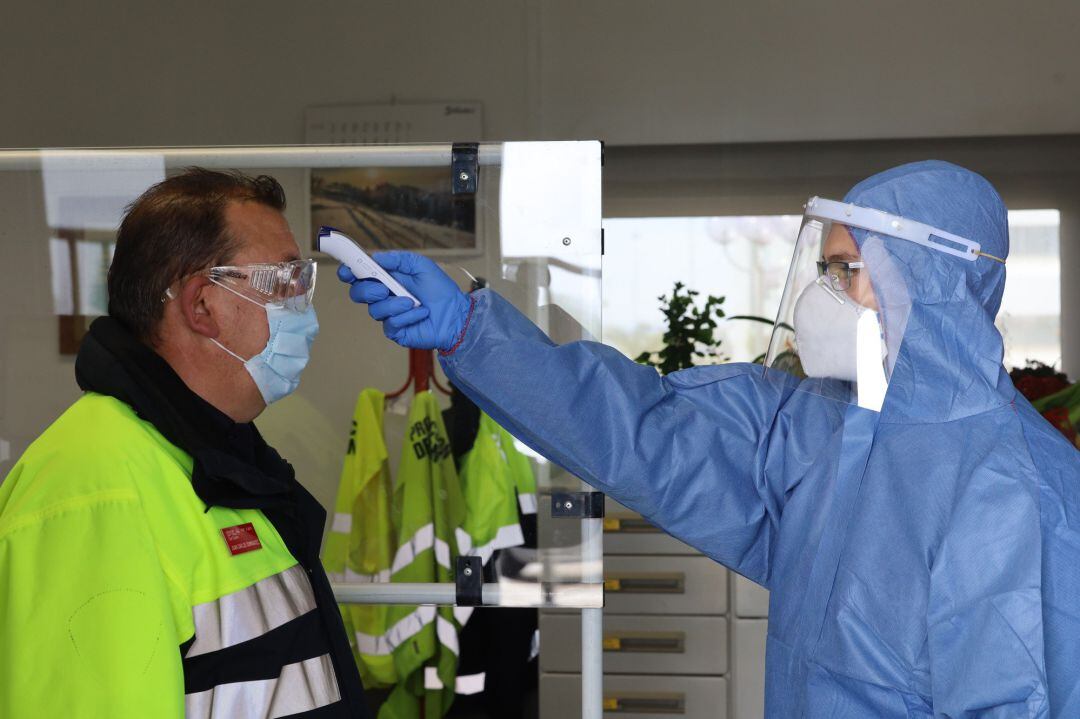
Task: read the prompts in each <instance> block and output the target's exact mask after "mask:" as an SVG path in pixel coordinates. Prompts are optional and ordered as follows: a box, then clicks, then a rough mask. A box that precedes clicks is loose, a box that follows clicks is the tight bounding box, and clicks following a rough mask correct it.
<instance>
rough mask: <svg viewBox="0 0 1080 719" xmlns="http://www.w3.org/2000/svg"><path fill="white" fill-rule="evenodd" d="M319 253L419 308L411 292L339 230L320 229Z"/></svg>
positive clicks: (417, 301)
mask: <svg viewBox="0 0 1080 719" xmlns="http://www.w3.org/2000/svg"><path fill="white" fill-rule="evenodd" d="M318 249H319V252H325V253H326V254H328V255H330V256H331V257H333V258H334V259H336V260H338V261H339V262H341V263H342V264H343V265H345V266H346V267H348V268H349V269H350V270H352V273H353V276H354V277H356V279H358V280H367V279H371V280H378V281H379V282H382V283H383V284H384V285H386V288H387V289H388V290H390V293H391V294H394V295H397V296H398V297H408V298H409V299H410V300H412V301H413V307H419V306H420V300H418V299H416V297H414V296H413V294H412V293H411V292H409V291H408V290H407V289H405V288H404V287H402V286H401V283H400V282H398V281H397V280H395V279H394V278H393V277H391V276H390V273H389V272H387V271H386V270H384V269H383V268H382V267H380V266H379V264H378V263H377V262H376V261H375V260H373V259H371V257H370V256H369V255H368V253H366V252H364V250H363V248H361V247H360V245H358V244H356V240H354V239H352V238H351V237H349V236H348V235H346V234H345V233H344V232H342V231H341V230H335V229H334V228H333V227H325V226H324V227H320V228H319V240H318Z"/></svg>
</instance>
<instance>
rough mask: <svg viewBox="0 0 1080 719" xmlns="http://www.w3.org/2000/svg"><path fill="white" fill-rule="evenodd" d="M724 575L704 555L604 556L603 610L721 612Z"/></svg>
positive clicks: (723, 610) (724, 603)
mask: <svg viewBox="0 0 1080 719" xmlns="http://www.w3.org/2000/svg"><path fill="white" fill-rule="evenodd" d="M727 575H728V572H727V570H726V569H724V568H723V567H722V566H720V565H719V564H717V563H716V562H714V561H712V560H711V559H709V558H708V557H702V556H697V557H657V556H616V557H605V558H604V597H605V602H606V604H605V608H604V612H605V613H611V614H710V615H716V614H724V613H726V612H727V607H728V596H727Z"/></svg>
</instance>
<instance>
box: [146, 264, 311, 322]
mask: <svg viewBox="0 0 1080 719" xmlns="http://www.w3.org/2000/svg"><path fill="white" fill-rule="evenodd" d="M315 270H316V265H315V260H310V259H309V260H293V261H291V262H279V263H276V264H251V265H222V266H219V267H211V268H210V269H207V270H203V271H201V272H196V273H194V274H193V275H191V276H192V277H194V276H200V275H201V276H203V277H206V278H208V279H209V280H210V281H211V282H213V283H214V284H215V285H217V286H219V287H221V288H222V289H225V290H228V291H229V292H232V293H233V294H234V295H236V296H238V297H240V298H242V299H245V300H247V301H248V302H252V303H254V304H257V305H259V306H260V307H283V308H285V309H288V310H292V311H294V312H305V311H307V308H308V307H310V306H311V298H312V295H314V294H315ZM173 296H174V295H173V292H172V288H170V289H168V290H166V291H165V297H164V298H162V301H163V302H164V301H167V300H169V299H172V298H173Z"/></svg>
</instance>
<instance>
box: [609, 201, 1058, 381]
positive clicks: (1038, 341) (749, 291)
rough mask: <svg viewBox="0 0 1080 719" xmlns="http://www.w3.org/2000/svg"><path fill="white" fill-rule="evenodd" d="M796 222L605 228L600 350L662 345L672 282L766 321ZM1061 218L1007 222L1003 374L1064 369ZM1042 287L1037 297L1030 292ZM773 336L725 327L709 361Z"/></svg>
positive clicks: (659, 222)
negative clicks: (664, 305) (1028, 368)
mask: <svg viewBox="0 0 1080 719" xmlns="http://www.w3.org/2000/svg"><path fill="white" fill-rule="evenodd" d="M800 219H801V218H800V217H799V216H796V215H760V216H743V217H651V218H613V219H607V220H605V221H604V227H605V233H606V237H607V243H606V244H607V251H606V254H605V256H604V283H603V311H604V314H603V318H604V323H603V325H604V342H606V343H607V344H610V345H612V346H614V347H616V348H617V349H619V350H620V351H621V352H623V353H624V354H626V355H628V356H630V357H636V356H638V355H639V354H641V352H643V351H647V350H658V349H660V347H661V346H662V339H661V338H662V335H663V332H664V327H665V325H664V317H663V315H662V314H661V313H660V302H659V300H658V297H659V296H660V295H668V296H670V293H671V290H672V287H673V285H674V284H675V282H676V281H678V282H682V283H683V284H684V285H686V286H687V287H688V288H690V289H693V290H697V291H699V292H700V293H701V298H702V299H703V298H704V297H705V296H706V295H710V294H711V295H716V296H723V297H725V298H726V299H725V302H724V305H723V307H724V311H725V313H726V314H727V315H729V316H734V315H756V316H762V317H766V318H768V319H770V320H772V319H773V318H774V316H775V314H776V311H777V308H778V307H779V306H780V295H781V293H782V292H783V290H784V283H785V281H786V279H787V270H788V265H789V263H790V261H791V254H792V252H793V251H794V248H795V239H796V236H797V234H798V229H799V221H800ZM1059 228H1060V215H1059V213H1058V211H1057V210H1019V211H1013V212H1010V213H1009V230H1010V235H1011V238H1012V248H1011V253H1010V256H1009V263H1008V280H1007V283H1006V287H1005V296H1004V299H1003V301H1002V306H1001V312H1000V313H999V315H998V322H997V324H998V328H999V329H1000V330H1001V333H1002V336H1003V337H1004V339H1005V365H1006V367H1009V368H1012V367H1014V366H1018V365H1023V364H1024V362H1025V361H1026V360H1028V359H1036V360H1039V361H1042V362H1045V363H1047V364H1057V365H1059V366H1060V359H1061V327H1060V325H1061V278H1060V273H1061V269H1060V260H1059V253H1058V235H1059ZM1036 288H1038V291H1035V290H1036ZM769 333H770V330H769V327H767V326H766V325H763V324H760V323H756V322H749V321H743V320H733V321H728V322H724V323H722V324H721V326H720V328H719V330H718V332H717V335H718V337H719V338H720V339H721V347H720V356H719V357H717V358H716V359H715V361H749V360H752V359H753V358H755V357H757V356H759V355H761V354H762V353H763V352H765V349H766V348H767V346H768V342H769Z"/></svg>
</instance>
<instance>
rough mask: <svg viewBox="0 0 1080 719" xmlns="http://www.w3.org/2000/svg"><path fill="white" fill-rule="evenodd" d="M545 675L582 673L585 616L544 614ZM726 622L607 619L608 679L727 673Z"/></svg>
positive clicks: (709, 619) (542, 667) (655, 617)
mask: <svg viewBox="0 0 1080 719" xmlns="http://www.w3.org/2000/svg"><path fill="white" fill-rule="evenodd" d="M540 637H541V645H540V648H541V651H540V671H542V672H571V673H579V672H580V671H581V615H580V614H549V613H546V612H545V613H542V614H541V615H540ZM727 644H728V626H727V619H725V618H724V617H665V616H658V615H643V616H635V615H618V614H616V615H612V614H605V615H604V673H605V674H707V675H708V674H711V675H720V674H726V673H727V660H728V651H727Z"/></svg>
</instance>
